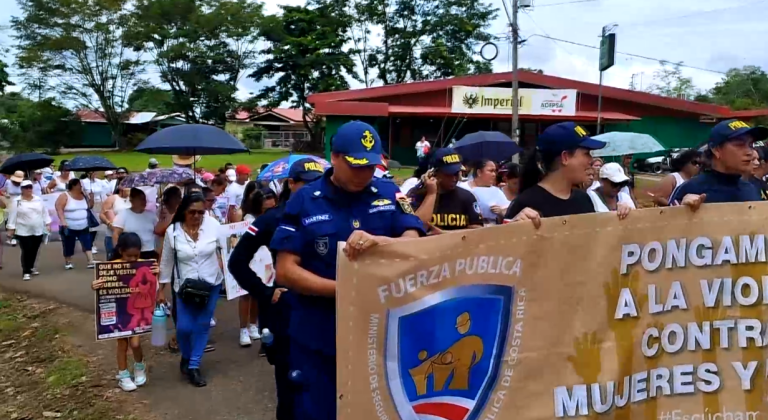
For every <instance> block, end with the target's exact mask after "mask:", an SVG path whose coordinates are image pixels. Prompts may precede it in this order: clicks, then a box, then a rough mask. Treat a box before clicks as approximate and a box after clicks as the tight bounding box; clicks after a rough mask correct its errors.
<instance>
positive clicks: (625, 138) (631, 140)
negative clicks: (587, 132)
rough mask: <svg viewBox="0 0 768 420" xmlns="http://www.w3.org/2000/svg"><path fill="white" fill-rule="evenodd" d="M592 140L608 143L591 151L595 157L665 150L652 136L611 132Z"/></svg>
mask: <svg viewBox="0 0 768 420" xmlns="http://www.w3.org/2000/svg"><path fill="white" fill-rule="evenodd" d="M592 138H593V139H595V140H600V141H604V142H606V143H608V145H607V146H605V147H604V148H602V149H600V150H593V151H592V156H595V157H598V156H626V155H636V154H639V153H653V152H659V151H662V150H666V148H665V147H664V146H662V145H661V144H660V143H659V142H658V141H657V140H656V139H655V138H653V136H651V135H648V134H641V133H624V132H620V131H613V132H610V133H605V134H600V135H599V136H594V137H592Z"/></svg>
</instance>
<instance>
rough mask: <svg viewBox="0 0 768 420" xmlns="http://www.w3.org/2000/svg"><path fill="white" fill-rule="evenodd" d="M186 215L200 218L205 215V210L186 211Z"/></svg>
mask: <svg viewBox="0 0 768 420" xmlns="http://www.w3.org/2000/svg"><path fill="white" fill-rule="evenodd" d="M187 214H196V215H198V216H202V215H204V214H205V210H187Z"/></svg>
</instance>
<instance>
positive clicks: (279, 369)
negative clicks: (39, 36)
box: [229, 158, 323, 420]
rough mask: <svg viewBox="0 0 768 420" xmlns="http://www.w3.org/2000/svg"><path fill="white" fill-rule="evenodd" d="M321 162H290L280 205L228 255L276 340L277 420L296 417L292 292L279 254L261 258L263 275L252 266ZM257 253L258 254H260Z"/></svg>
mask: <svg viewBox="0 0 768 420" xmlns="http://www.w3.org/2000/svg"><path fill="white" fill-rule="evenodd" d="M317 168H318V165H317V163H316V162H315V161H314V160H313V159H309V158H307V159H301V160H298V161H296V162H294V163H293V165H291V169H290V171H289V173H288V179H286V180H285V182H284V183H283V188H282V191H281V193H280V197H279V201H278V205H277V207H275V208H272V209H270V210H268V211H267V212H266V213H264V214H262V215H261V216H259V217H258V218H256V221H254V222H253V224H252V225H251V226H250V227H249V228H248V230H247V231H246V233H245V234H244V235H243V236H242V237H241V238H240V241H239V242H238V243H237V246H236V247H235V249H234V250H233V251H232V255H230V257H229V272H230V273H231V274H232V277H234V278H235V280H236V281H237V283H238V284H239V285H240V287H242V288H243V289H244V290H246V291H247V292H248V294H249V295H250V296H251V297H254V298H255V299H256V300H257V301H258V305H259V326H260V327H261V329H262V331H261V333H262V342H263V341H264V340H265V338H264V329H269V331H270V332H271V333H272V336H273V341H272V343H271V344H268V345H267V347H266V352H267V360H268V361H269V363H270V364H272V365H273V366H274V367H275V384H276V387H277V413H276V418H277V420H294V419H295V417H294V415H293V411H292V409H293V392H292V390H291V387H292V386H293V385H291V382H290V379H289V377H290V369H289V365H288V350H289V349H288V343H289V340H288V337H287V330H288V324H289V322H290V308H289V303H288V300H289V299H290V292H288V290H287V289H285V288H281V287H276V286H275V284H274V278H275V269H274V267H275V263H274V262H275V259H276V255H275V253H273V252H272V251H269V253H270V255H271V258H267V259H268V261H260V262H259V263H258V265H259V266H260V267H263V268H260V269H259V271H260V272H261V276H260V275H259V274H257V273H256V272H254V271H253V270H252V269H251V267H250V266H251V261H252V260H253V259H254V258H258V259H260V260H263V258H260V257H263V255H264V253H265V252H266V251H261V252H259V250H260V249H261V248H265V250H268V248H269V243H270V241H271V240H272V236H274V234H275V230H276V229H277V226H278V223H279V221H280V218H281V217H282V215H283V212H285V204H286V203H287V202H288V199H289V198H290V195H291V193H292V192H296V191H297V190H298V189H299V188H301V187H303V186H304V184H305V183H308V182H312V181H314V180H316V179H318V178H320V177H321V176H322V175H323V172H322V171H320V170H318V169H317ZM257 253H258V254H259V255H257Z"/></svg>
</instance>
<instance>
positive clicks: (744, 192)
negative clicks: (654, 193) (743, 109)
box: [669, 120, 768, 211]
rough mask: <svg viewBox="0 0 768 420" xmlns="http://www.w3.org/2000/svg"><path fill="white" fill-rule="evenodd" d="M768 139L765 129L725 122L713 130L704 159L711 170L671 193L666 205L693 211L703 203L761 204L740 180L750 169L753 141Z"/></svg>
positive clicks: (754, 190) (749, 186) (752, 188)
mask: <svg viewBox="0 0 768 420" xmlns="http://www.w3.org/2000/svg"><path fill="white" fill-rule="evenodd" d="M766 138H768V128H765V127H752V126H750V125H749V124H747V123H745V122H743V121H739V120H726V121H722V122H720V123H718V124H717V125H715V126H714V127H713V128H712V131H711V133H710V135H709V141H708V143H707V150H706V151H705V152H704V157H705V158H706V159H708V160H709V161H710V168H709V169H707V170H705V171H703V172H701V173H700V174H699V175H696V176H695V177H693V178H691V179H689V180H688V181H686V182H685V183H683V184H682V185H680V186H679V187H677V189H676V190H675V191H674V192H672V196H671V197H670V200H669V202H670V203H672V204H675V203H677V204H682V205H685V206H688V207H689V208H691V209H692V210H694V211H696V210H697V209H698V208H699V206H701V204H702V203H704V202H707V203H740V202H746V201H760V191H758V189H757V188H755V186H754V185H752V184H750V183H749V182H747V181H745V180H744V179H743V175H744V174H745V173H748V172H750V170H751V168H752V158H753V149H752V145H753V143H754V142H756V141H760V140H765V139H766Z"/></svg>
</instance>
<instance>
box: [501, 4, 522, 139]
mask: <svg viewBox="0 0 768 420" xmlns="http://www.w3.org/2000/svg"><path fill="white" fill-rule="evenodd" d="M502 1H506V0H502ZM518 1H519V0H512V25H511V28H510V29H511V30H512V140H514V141H516V142H517V143H518V144H519V143H520V139H518V138H517V137H518V136H517V132H518V126H519V125H520V89H519V88H520V86H519V83H518V77H517V48H518V45H519V44H520V31H519V30H518V27H517V14H518V10H519V8H520V7H519V6H520V5H519V3H518Z"/></svg>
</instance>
